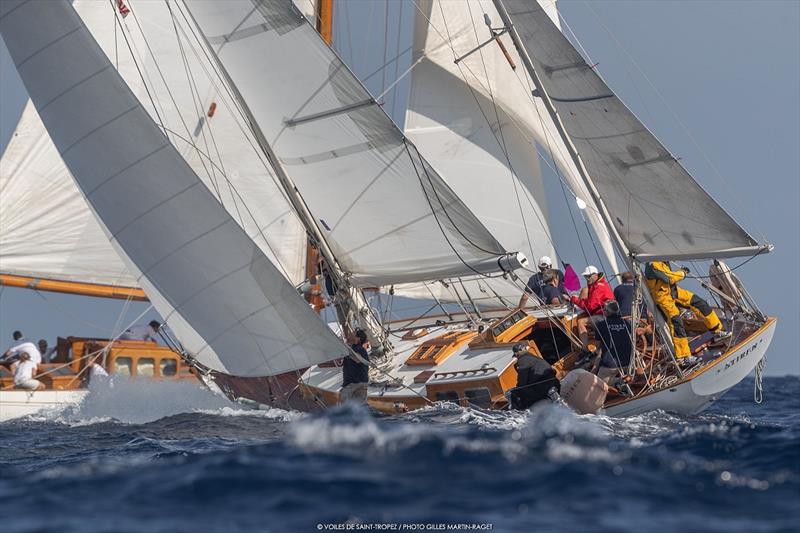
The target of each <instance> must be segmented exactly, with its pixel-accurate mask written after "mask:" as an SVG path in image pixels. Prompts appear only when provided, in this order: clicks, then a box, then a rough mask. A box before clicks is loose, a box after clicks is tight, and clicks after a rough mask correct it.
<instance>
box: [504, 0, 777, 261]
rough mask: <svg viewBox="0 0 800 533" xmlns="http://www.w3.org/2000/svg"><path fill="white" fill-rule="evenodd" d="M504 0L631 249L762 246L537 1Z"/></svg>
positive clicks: (724, 252)
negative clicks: (555, 23) (698, 180)
mask: <svg viewBox="0 0 800 533" xmlns="http://www.w3.org/2000/svg"><path fill="white" fill-rule="evenodd" d="M503 5H504V6H505V7H506V9H507V11H508V14H509V16H510V19H511V21H512V23H513V24H514V27H515V29H516V31H517V33H518V34H519V36H520V39H521V41H522V43H523V44H524V46H525V49H526V51H527V53H528V54H529V56H530V57H531V60H532V61H533V64H534V68H535V69H536V71H537V72H538V74H539V76H540V78H541V79H542V83H543V84H544V87H543V88H544V90H545V91H546V92H547V94H548V95H549V96H550V98H551V100H552V101H553V104H554V105H555V107H556V109H557V110H558V113H559V115H560V117H561V120H562V122H563V124H564V126H565V128H566V131H567V133H568V134H569V137H570V138H571V139H572V141H573V143H574V144H575V147H576V148H577V151H578V153H579V154H580V157H581V160H582V161H583V163H584V165H585V166H586V169H587V170H588V173H589V175H590V176H591V180H592V182H593V184H594V186H595V187H596V189H597V191H598V192H599V194H600V196H601V198H602V199H603V202H604V203H605V205H606V206H607V208H608V211H609V212H610V213H611V216H612V218H613V221H614V225H615V226H616V230H617V231H618V232H619V234H620V236H621V238H622V240H623V241H624V242H625V244H626V246H627V247H628V248H629V250H630V252H631V253H632V254H633V255H635V256H636V257H638V258H639V259H648V258H654V257H658V258H667V259H668V258H684V259H688V258H710V257H726V256H732V255H752V254H754V253H758V252H759V251H761V250H763V249H764V248H762V247H760V246H759V245H758V243H757V242H756V241H755V240H754V239H753V238H752V237H751V236H750V235H748V233H747V232H746V231H745V230H743V229H742V228H741V227H740V226H739V225H738V224H737V223H736V222H735V221H734V220H733V219H732V218H731V217H730V215H728V214H727V213H726V212H725V211H724V210H723V209H722V208H721V207H720V206H719V204H717V202H716V201H714V199H713V198H711V196H709V195H708V193H706V192H705V190H703V188H702V187H701V186H700V185H698V184H697V182H696V181H695V180H694V179H693V178H692V177H691V176H690V175H689V174H688V173H687V172H686V170H685V169H684V168H683V167H682V166H681V164H680V163H679V162H678V161H677V159H676V158H675V157H674V156H673V155H672V154H671V153H670V152H669V150H667V149H666V148H665V147H664V146H663V145H662V144H661V143H660V142H659V141H658V140H657V139H656V138H655V137H654V136H653V134H652V133H650V132H649V131H648V130H647V128H646V127H645V126H644V125H643V124H642V123H641V122H640V121H639V120H638V119H637V118H636V116H635V115H634V114H633V113H632V112H631V111H630V110H629V109H628V108H627V107H626V106H625V104H623V103H622V101H620V99H619V98H618V97H617V96H616V95H615V94H614V93H613V91H612V90H611V89H609V88H608V86H607V85H606V84H605V82H603V80H602V79H601V78H600V76H599V75H598V74H597V72H596V71H595V69H593V68H592V67H591V66H589V65H588V64H587V63H586V61H584V59H583V57H581V55H580V54H579V53H578V52H577V51H576V50H575V48H574V47H573V46H572V44H570V42H569V41H568V40H567V38H566V37H564V35H563V34H562V33H561V32H560V31H559V30H558V28H557V27H556V26H555V25H554V24H553V22H552V20H551V19H550V18H549V17H548V16H547V14H546V13H545V12H544V10H543V9H542V8H541V6H540V5H539V4H537V3H535V2H530V1H526V0H506V1H504V2H503Z"/></svg>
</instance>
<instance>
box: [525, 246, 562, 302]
mask: <svg viewBox="0 0 800 533" xmlns="http://www.w3.org/2000/svg"><path fill="white" fill-rule="evenodd" d="M548 270H552V271H553V272H555V274H556V276H558V287H559V289H561V290H563V291H564V292H566V289H564V273H563V272H561V271H560V270H558V269H557V268H553V261H552V259H550V258H549V257H548V256H546V255H543V256H542V257H540V258H539V272H537V273H535V274H534V275H532V276H531V277H530V278H529V279H528V283H527V284H526V285H525V291H524V292H523V293H522V296H520V298H519V307H520V308H523V307H525V304H527V303H528V297H529V295H530V294H535V295H536V296H538V297H539V298H540V299H542V297H543V294H542V288H543V287H544V274H545V272H547V271H548Z"/></svg>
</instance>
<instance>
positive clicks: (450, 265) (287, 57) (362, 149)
mask: <svg viewBox="0 0 800 533" xmlns="http://www.w3.org/2000/svg"><path fill="white" fill-rule="evenodd" d="M186 6H187V7H188V9H189V11H190V13H191V15H192V17H193V18H194V20H195V21H196V23H197V25H198V27H199V28H200V30H201V32H202V34H203V35H204V36H205V37H206V38H207V39H208V40H209V41H210V42H212V43H216V44H214V45H213V49H214V52H215V54H216V56H217V58H218V59H219V62H220V64H221V65H222V67H223V68H224V69H225V71H226V72H227V75H228V76H230V78H231V80H232V81H233V83H235V85H236V88H237V90H238V91H239V93H240V94H241V96H242V98H243V99H244V100H245V101H246V102H247V104H248V108H249V110H250V112H251V113H252V116H253V117H254V119H255V121H256V123H257V126H258V128H259V129H260V131H261V132H262V133H263V137H264V140H265V142H266V143H268V145H269V149H270V150H271V151H272V152H274V154H275V156H276V161H275V162H274V163H276V164H280V165H283V166H284V167H285V173H286V174H287V176H288V177H290V178H291V182H292V184H293V186H294V187H296V189H297V190H298V191H299V194H300V195H301V196H302V199H303V202H304V203H305V205H307V207H308V210H309V211H310V212H311V214H312V215H313V218H314V222H315V224H316V225H317V226H318V227H319V228H320V232H321V234H322V235H323V237H324V239H325V241H326V243H327V245H329V246H330V248H331V250H332V251H333V254H334V255H335V257H336V260H337V262H338V264H339V267H340V268H341V270H342V271H344V272H345V273H346V275H347V276H348V278H349V279H350V281H351V282H352V283H353V284H354V285H355V286H375V285H390V284H393V283H398V282H403V281H425V280H430V279H435V278H439V277H443V276H444V277H457V276H461V275H464V274H465V273H470V274H474V272H475V271H476V270H477V271H480V272H484V271H485V269H486V268H490V269H491V270H490V271H491V272H494V271H497V270H498V269H499V267H498V264H497V259H498V258H500V257H504V256H506V251H505V249H504V248H503V247H502V246H501V245H500V244H499V243H498V242H497V240H496V239H495V238H494V237H493V236H492V235H491V233H489V231H488V230H487V229H486V228H485V227H484V226H483V225H482V224H481V222H480V221H479V220H478V219H477V218H476V217H475V216H474V215H473V213H471V212H470V210H469V209H468V208H467V207H466V206H465V205H464V203H463V202H462V201H461V200H460V199H459V197H458V196H457V195H456V194H455V193H454V192H453V191H452V190H451V189H450V187H448V185H447V184H446V183H445V182H444V181H443V180H442V178H441V177H440V176H439V174H438V173H437V171H436V170H434V168H433V167H432V166H431V165H430V164H429V163H428V162H427V161H426V160H425V159H424V158H423V157H422V156H421V155H420V154H419V153H418V152H417V150H416V148H414V146H413V145H412V144H411V143H410V142H409V141H408V140H407V139H405V138H404V136H403V135H402V133H401V132H400V131H399V130H398V129H397V127H396V126H395V125H394V124H393V123H392V121H391V119H390V118H389V117H388V116H387V115H386V114H385V113H384V112H383V110H382V109H381V108H380V106H379V105H378V104H377V103H376V102H375V101H374V99H373V98H372V96H371V95H370V94H369V92H368V91H367V90H366V89H364V87H363V86H362V85H361V83H360V82H359V81H358V79H357V78H356V77H355V76H354V75H353V74H352V72H350V70H349V69H348V68H347V67H346V65H344V63H343V62H342V61H341V60H340V58H339V57H338V56H336V54H335V53H334V52H333V51H332V50H331V49H330V48H329V47H328V46H327V45H326V44H325V43H324V42H323V41H322V40H321V39H320V36H319V35H318V34H317V33H316V31H315V30H314V29H313V28H312V27H311V26H310V25H309V24H307V23H306V21H305V20H304V19H303V18H302V17H300V16H299V15H298V14H297V13H296V12H295V11H294V9H293V7H292V4H291V2H289V1H288V0H270V1H268V2H255V3H254V2H252V1H249V0H235V1H229V2H194V1H189V2H187V3H186Z"/></svg>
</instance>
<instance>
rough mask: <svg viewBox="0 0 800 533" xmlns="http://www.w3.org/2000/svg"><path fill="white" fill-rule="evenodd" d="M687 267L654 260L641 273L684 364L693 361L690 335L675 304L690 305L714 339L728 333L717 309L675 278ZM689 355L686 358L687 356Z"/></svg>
mask: <svg viewBox="0 0 800 533" xmlns="http://www.w3.org/2000/svg"><path fill="white" fill-rule="evenodd" d="M688 273H689V269H688V268H686V267H682V268H681V269H680V270H678V271H673V270H672V268H671V267H670V264H669V262H668V261H653V262H652V263H647V266H646V267H645V270H644V276H645V279H646V280H647V287H648V288H649V289H650V294H652V295H653V300H655V302H656V305H658V308H659V309H661V312H662V313H664V316H665V318H666V320H667V324H669V330H670V333H671V334H672V343H673V344H674V345H675V357H677V358H678V359H686V360H685V361H681V362H682V363H684V364H691V363H693V362H694V361H695V358H693V357H692V352H691V350H690V348H689V338H688V336H687V334H686V328H685V327H684V326H683V320H681V312H680V310H679V309H678V307H682V308H685V309H691V310H692V311H693V312H694V313H695V314H696V315H697V316H700V317H702V318H703V322H705V325H706V328H708V330H709V331H713V332H714V341H715V342H718V341H722V340H724V339H727V338H728V337H730V336H731V333H730V332H729V331H725V330H724V329H723V328H722V323H721V322H720V321H719V317H718V316H717V313H715V312H714V310H713V309H711V306H709V305H708V303H707V302H706V301H705V300H703V299H702V298H700V297H699V296H697V295H696V294H694V293H692V292H690V291H687V290H686V289H683V288H681V287H678V282H679V281H681V280H683V279H684V278H685V277H686V274H688ZM687 358H689V359H687Z"/></svg>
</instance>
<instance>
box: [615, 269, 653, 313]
mask: <svg viewBox="0 0 800 533" xmlns="http://www.w3.org/2000/svg"><path fill="white" fill-rule="evenodd" d="M620 278H621V279H622V283H620V284H619V285H617V286H616V287H614V299H615V300H616V301H617V303H619V313H620V315H622V316H623V317H626V318H629V317H631V316H633V300H634V299H635V298H636V286H635V285H634V284H633V274H631V273H630V272H623V273H622V274H621V275H620ZM639 318H647V307H646V306H645V305H644V303H642V304H640V306H639Z"/></svg>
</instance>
